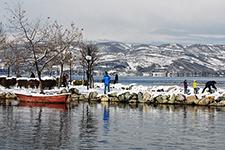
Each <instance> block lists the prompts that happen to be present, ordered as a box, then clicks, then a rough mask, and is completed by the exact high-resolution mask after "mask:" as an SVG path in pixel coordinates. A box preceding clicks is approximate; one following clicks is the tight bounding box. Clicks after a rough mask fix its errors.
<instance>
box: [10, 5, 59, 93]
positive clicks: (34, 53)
mask: <svg viewBox="0 0 225 150" xmlns="http://www.w3.org/2000/svg"><path fill="white" fill-rule="evenodd" d="M8 10H9V13H10V17H9V25H10V28H11V29H14V33H16V35H13V36H15V37H19V39H21V43H23V44H22V45H23V46H24V48H25V49H26V50H27V52H28V53H29V54H30V56H31V61H32V63H33V64H34V66H35V69H36V72H37V75H38V78H39V82H40V84H39V89H40V93H44V91H43V86H42V79H41V75H42V71H43V70H44V69H45V67H46V66H47V64H48V63H50V62H51V61H52V60H53V59H55V58H56V57H57V56H58V55H59V53H60V52H59V51H52V49H50V48H49V47H50V46H51V43H50V44H49V41H48V37H49V35H50V32H49V31H50V30H49V26H48V24H47V23H45V24H43V23H42V22H41V20H40V19H38V20H36V21H33V22H32V21H30V20H29V18H28V17H27V14H26V11H25V10H24V9H22V7H21V4H20V3H17V5H16V7H15V8H13V9H12V8H8Z"/></svg>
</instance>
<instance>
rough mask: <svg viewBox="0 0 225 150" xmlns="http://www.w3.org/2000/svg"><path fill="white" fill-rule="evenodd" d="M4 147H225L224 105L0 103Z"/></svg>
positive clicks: (1, 136)
mask: <svg viewBox="0 0 225 150" xmlns="http://www.w3.org/2000/svg"><path fill="white" fill-rule="evenodd" d="M0 119H1V120H0V143H1V144H0V149H17V150H18V149H19V150H26V149H27V150H30V149H49V150H51V149H54V150H57V149H88V150H89V149H96V150H98V149H116V150H119V149H122V150H124V149H135V150H136V149H138V150H141V149H171V150H174V149H216V150H218V149H224V147H225V142H224V141H225V140H224V139H225V108H213V107H210V108H209V107H194V106H172V105H158V106H152V105H142V104H140V105H134V106H132V105H124V104H120V105H118V104H110V105H108V104H107V103H94V104H90V103H79V104H77V105H75V106H74V107H72V108H70V109H68V108H66V106H65V105H59V104H58V105H40V104H39V105H36V106H35V105H26V104H24V105H23V104H22V105H21V106H0Z"/></svg>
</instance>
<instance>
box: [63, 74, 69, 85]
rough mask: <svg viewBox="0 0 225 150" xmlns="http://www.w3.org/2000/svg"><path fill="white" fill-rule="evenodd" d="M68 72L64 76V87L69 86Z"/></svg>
mask: <svg viewBox="0 0 225 150" xmlns="http://www.w3.org/2000/svg"><path fill="white" fill-rule="evenodd" d="M68 77H69V76H68V74H66V73H64V74H63V76H62V86H63V87H67V86H68V83H67V79H68Z"/></svg>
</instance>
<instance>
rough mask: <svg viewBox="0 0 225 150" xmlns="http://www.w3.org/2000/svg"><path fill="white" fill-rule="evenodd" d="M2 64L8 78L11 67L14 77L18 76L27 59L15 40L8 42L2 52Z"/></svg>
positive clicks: (23, 50)
mask: <svg viewBox="0 0 225 150" xmlns="http://www.w3.org/2000/svg"><path fill="white" fill-rule="evenodd" d="M3 56H4V57H3V62H5V65H6V66H7V68H8V76H10V70H11V67H12V66H14V68H15V69H14V70H15V75H16V76H17V77H18V76H20V70H21V69H20V68H21V66H23V65H24V64H25V62H26V60H27V58H28V56H27V54H26V51H25V49H24V48H23V47H22V46H21V45H20V44H19V43H18V41H17V40H16V39H14V40H10V41H9V40H8V41H7V42H6V47H5V49H4V52H3Z"/></svg>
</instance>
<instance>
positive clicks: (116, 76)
mask: <svg viewBox="0 0 225 150" xmlns="http://www.w3.org/2000/svg"><path fill="white" fill-rule="evenodd" d="M116 83H118V74H116V75H115V80H114V84H116Z"/></svg>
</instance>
